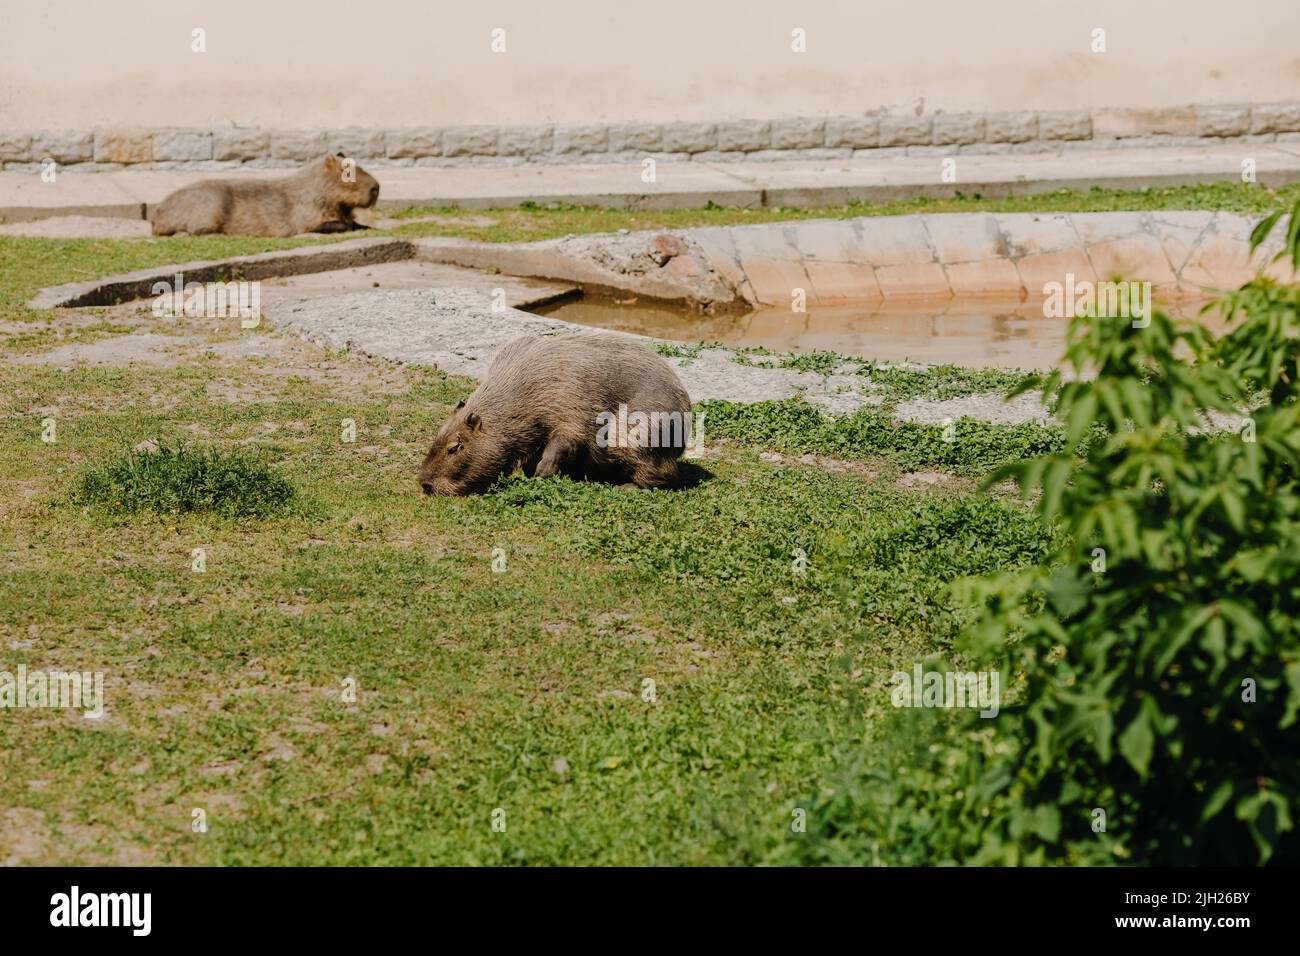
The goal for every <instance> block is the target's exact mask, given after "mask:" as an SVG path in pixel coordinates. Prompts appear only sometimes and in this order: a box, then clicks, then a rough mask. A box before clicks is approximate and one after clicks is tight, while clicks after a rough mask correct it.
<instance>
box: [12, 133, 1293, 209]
mask: <svg viewBox="0 0 1300 956" xmlns="http://www.w3.org/2000/svg"><path fill="white" fill-rule="evenodd" d="M1297 135H1300V134H1297ZM1114 142H1115V143H1117V144H1119V145H1117V146H1116V147H1115V148H1112V149H1104V150H1102V149H1098V150H1080V151H1073V152H1058V153H1041V154H1030V153H1025V154H1019V153H1004V154H990V155H974V154H972V155H963V156H956V157H955V158H954V157H948V156H944V155H942V148H940V147H918V149H926V150H929V152H925V153H921V154H913V155H907V154H906V150H904V151H903V152H902V153H890V152H889V151H888V150H884V149H882V150H875V151H873V155H872V156H870V157H839V158H826V157H821V158H804V159H799V160H774V161H772V162H763V163H756V162H750V161H736V160H732V159H728V158H726V157H723V156H719V157H715V158H711V159H703V160H691V161H685V162H684V161H673V160H671V158H669V159H664V160H660V161H658V162H657V163H656V166H655V168H654V179H653V181H651V182H647V181H645V179H644V178H643V172H644V169H643V166H642V165H641V163H639V162H637V163H610V162H601V163H594V162H593V163H577V164H559V165H544V164H541V165H539V164H528V165H519V166H496V167H493V166H480V167H462V168H436V167H423V166H410V167H394V166H387V167H375V168H372V169H371V172H373V173H375V174H376V177H377V178H378V180H379V182H380V186H381V189H382V192H381V194H380V200H379V207H380V208H381V209H404V208H409V207H413V206H430V207H435V208H438V207H460V208H462V209H489V208H508V207H515V206H519V205H521V204H523V203H539V204H546V203H553V202H568V203H580V204H584V205H596V206H608V207H613V208H627V209H685V208H700V207H703V206H707V205H708V204H709V203H715V204H717V205H723V206H737V207H741V208H759V207H786V206H791V207H806V206H824V205H839V204H843V203H847V202H851V201H881V200H891V199H909V198H915V197H918V196H930V197H945V196H952V195H954V193H956V192H961V193H963V194H965V195H973V194H976V193H978V194H980V195H982V196H987V197H1000V196H1013V195H1029V194H1033V193H1042V192H1052V191H1055V190H1058V189H1067V188H1068V189H1084V190H1086V189H1089V188H1091V187H1093V186H1097V187H1103V188H1112V187H1113V188H1123V189H1139V188H1144V187H1148V186H1175V185H1191V184H1198V183H1207V182H1240V181H1241V177H1242V172H1243V163H1244V162H1247V161H1249V162H1250V163H1251V164H1253V174H1254V176H1255V177H1256V180H1257V182H1258V183H1260V184H1261V185H1268V186H1278V185H1283V184H1285V183H1290V182H1300V142H1280V141H1276V140H1274V141H1269V142H1246V141H1243V142H1238V143H1224V142H1219V143H1216V144H1214V145H1204V144H1201V145H1195V144H1192V145H1189V144H1187V143H1183V144H1182V145H1163V146H1149V145H1148V146H1132V145H1129V144H1130V141H1128V140H1116V141H1114ZM934 150H940V151H939V152H934ZM364 162H365V161H364V160H363V164H364ZM948 164H951V165H948ZM283 174H284V173H283V172H282V171H281V172H277V171H267V170H265V169H263V170H257V169H247V168H242V169H232V170H226V171H223V172H220V173H219V174H215V175H221V176H228V177H234V178H243V177H256V176H263V177H264V176H275V175H283ZM213 175H214V172H213V171H212V170H203V169H200V170H195V169H172V170H166V169H127V170H124V171H116V172H95V173H84V172H69V171H66V170H65V171H61V172H58V173H57V175H56V177H55V181H54V182H45V181H43V179H42V177H41V175H40V173H39V167H32V168H30V169H29V168H26V167H23V168H21V169H7V170H6V171H5V172H0V220H6V221H21V220H28V219H41V218H46V217H49V216H71V215H89V216H117V217H123V218H130V219H142V218H145V216H146V214H147V212H148V207H149V206H150V205H153V204H157V203H159V202H161V201H162V200H163V198H164V197H165V196H167V194H168V193H170V192H172V191H173V190H176V189H178V188H180V187H181V186H185V185H189V184H190V183H193V182H197V181H198V180H201V179H209V178H212V176H213Z"/></svg>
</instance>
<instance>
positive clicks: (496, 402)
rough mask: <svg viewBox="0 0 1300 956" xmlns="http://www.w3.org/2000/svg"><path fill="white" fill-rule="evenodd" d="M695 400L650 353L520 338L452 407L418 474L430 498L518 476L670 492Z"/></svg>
mask: <svg viewBox="0 0 1300 956" xmlns="http://www.w3.org/2000/svg"><path fill="white" fill-rule="evenodd" d="M690 430H691V400H690V397H689V396H688V395H687V394H686V389H684V388H683V387H682V383H681V381H680V380H678V378H677V373H675V372H674V371H673V370H672V368H671V367H670V366H669V365H668V363H667V362H665V361H664V360H663V359H662V358H660V357H659V356H658V355H656V354H655V353H654V352H653V351H651V350H650V349H649V348H647V347H646V346H645V345H644V344H642V343H640V342H636V341H635V340H632V339H626V338H623V337H621V336H617V335H609V334H606V333H600V332H566V333H561V334H559V335H547V336H537V335H524V336H520V337H519V338H516V339H512V340H511V341H510V342H508V343H506V345H505V346H504V347H503V348H502V349H501V351H500V352H498V353H497V356H496V358H495V359H493V360H492V365H491V366H490V367H489V368H488V373H487V378H486V379H484V380H483V383H482V384H481V385H479V387H478V388H477V389H476V390H475V391H474V393H473V394H472V395H470V397H469V398H467V399H466V400H465V401H463V402H461V403H460V404H459V405H457V406H456V410H455V411H454V412H452V414H451V417H450V418H449V419H447V421H446V422H445V423H444V424H443V426H442V428H441V429H440V430H439V431H438V437H437V438H435V439H434V441H433V447H432V448H430V449H429V454H428V455H426V456H425V459H424V464H423V465H421V466H420V473H419V479H420V487H421V488H423V489H424V493H425V494H428V495H472V494H478V493H480V492H483V491H486V490H487V489H488V487H490V486H491V485H492V483H493V482H495V481H496V480H497V478H499V477H500V476H502V475H508V474H510V473H511V472H513V471H514V470H515V468H516V467H518V468H521V469H522V470H523V472H524V474H525V475H527V476H528V477H530V478H531V477H534V476H536V477H539V478H544V477H548V476H550V475H560V474H563V475H568V476H569V477H571V478H575V479H578V480H592V481H605V482H611V483H615V484H621V485H623V486H624V487H636V488H673V487H676V486H677V485H678V484H679V482H680V476H679V474H678V470H677V459H678V458H679V457H680V456H681V454H682V452H683V451H684V450H685V448H686V446H687V444H689V442H690Z"/></svg>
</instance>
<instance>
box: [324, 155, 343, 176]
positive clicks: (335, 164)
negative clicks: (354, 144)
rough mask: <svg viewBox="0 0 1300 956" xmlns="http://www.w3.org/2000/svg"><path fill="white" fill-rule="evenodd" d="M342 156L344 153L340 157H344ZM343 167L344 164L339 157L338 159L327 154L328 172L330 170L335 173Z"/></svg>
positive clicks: (326, 166)
mask: <svg viewBox="0 0 1300 956" xmlns="http://www.w3.org/2000/svg"><path fill="white" fill-rule="evenodd" d="M342 155H343V154H342V153H339V156H342ZM341 166H342V164H341V163H340V162H339V157H338V156H331V155H330V154H329V153H326V154H325V168H326V169H328V170H330V171H331V172H332V171H334V170H336V169H339V168H341Z"/></svg>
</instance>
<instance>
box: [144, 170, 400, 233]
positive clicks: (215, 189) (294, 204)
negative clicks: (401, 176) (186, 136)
mask: <svg viewBox="0 0 1300 956" xmlns="http://www.w3.org/2000/svg"><path fill="white" fill-rule="evenodd" d="M348 169H350V170H351V172H352V173H355V176H353V175H348V176H346V177H345V175H344V173H345V171H346V170H348ZM346 179H350V180H352V181H351V182H347V181H345V180H346ZM378 199H379V183H378V181H377V180H376V179H375V177H374V176H371V175H370V174H369V173H368V172H366V171H365V170H364V169H362V168H361V167H360V166H355V165H352V164H348V165H345V164H344V162H343V160H341V159H339V157H337V156H326V157H325V158H324V159H323V160H318V161H317V162H314V163H311V164H309V165H307V166H304V167H303V168H302V169H300V170H298V172H296V173H294V174H293V175H292V176H289V177H287V178H284V179H247V180H237V179H205V180H204V181H203V182H199V183H195V184H194V185H192V186H184V187H182V188H181V189H178V190H176V191H175V192H174V193H172V194H171V195H170V196H168V197H167V198H166V199H164V200H163V201H162V202H161V203H159V204H158V208H157V209H156V210H154V213H153V215H152V216H151V217H150V218H151V220H152V222H153V234H154V235H155V236H173V235H176V234H177V233H187V234H189V235H191V236H202V235H206V234H208V233H218V232H219V233H225V234H226V235H228V236H296V235H297V234H298V233H300V232H346V231H348V230H350V229H361V228H364V227H363V226H361V225H359V224H358V223H357V221H356V220H355V219H353V218H352V210H353V209H357V208H361V209H367V208H369V207H370V206H373V205H374V204H375V203H376V202H377V201H378Z"/></svg>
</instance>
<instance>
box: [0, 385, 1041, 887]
mask: <svg viewBox="0 0 1300 956" xmlns="http://www.w3.org/2000/svg"><path fill="white" fill-rule="evenodd" d="M232 376H234V377H237V378H239V379H240V380H241V381H243V380H247V381H248V382H256V383H257V384H258V386H259V387H260V388H261V389H262V390H263V392H264V394H265V396H266V398H267V400H264V401H261V402H258V403H256V404H245V405H228V404H224V403H214V402H213V401H211V400H210V399H209V398H208V397H207V394H208V393H207V386H208V385H209V384H210V383H212V382H213V381H215V380H217V379H222V380H228V379H230V378H231V377H232ZM467 389H468V384H467V383H465V382H463V381H461V380H456V379H447V378H445V377H443V376H441V375H439V374H437V373H435V372H419V371H413V372H411V379H410V381H409V383H408V387H407V388H406V389H405V390H404V391H402V392H401V393H399V394H396V395H371V396H365V397H361V398H353V399H348V398H346V397H342V396H340V395H339V394H338V393H337V392H336V391H335V390H334V389H332V388H331V387H330V386H329V385H328V384H322V383H313V382H308V381H306V380H302V379H289V380H285V379H283V378H278V377H274V376H272V375H270V374H269V373H268V371H267V369H266V368H265V367H259V366H258V364H257V363H252V364H250V365H249V366H248V367H247V368H244V369H242V370H232V369H231V368H229V367H218V366H215V365H212V364H210V363H198V364H196V365H192V366H187V367H182V368H176V369H148V368H135V369H130V370H94V369H83V370H72V371H60V370H57V369H52V368H42V367H26V368H17V367H3V368H0V396H4V397H3V401H2V404H0V474H3V475H4V476H5V478H4V481H3V483H0V508H2V509H3V510H4V511H5V513H6V516H7V517H6V523H5V531H4V534H3V536H0V566H2V567H3V568H4V571H5V573H4V575H3V577H2V578H0V628H3V630H4V632H5V633H6V634H10V635H18V636H22V637H23V638H24V641H23V643H22V644H21V645H19V646H17V649H16V650H12V651H11V652H9V653H8V654H7V655H6V657H5V666H6V667H7V668H10V669H12V668H13V667H15V666H16V665H18V664H20V663H21V664H25V665H27V667H28V668H29V670H31V669H36V668H40V667H45V668H54V667H59V666H62V667H66V668H71V667H74V666H75V667H77V668H78V669H83V670H102V671H104V672H105V674H106V675H107V676H106V682H107V691H106V694H107V699H108V716H107V717H105V718H104V722H103V723H102V725H99V726H95V727H93V728H92V727H89V726H87V723H86V722H84V721H82V719H81V718H80V717H78V716H76V715H63V714H50V713H47V712H41V711H15V712H11V713H8V714H6V715H5V719H4V720H3V721H0V773H3V775H4V779H5V780H6V781H9V784H8V792H9V797H8V800H9V801H10V802H11V803H12V805H14V806H17V807H22V808H24V810H28V811H31V812H33V813H35V814H36V815H37V817H38V819H40V820H41V821H43V822H42V826H44V827H45V828H46V829H47V830H48V831H49V832H51V833H57V832H77V833H79V834H81V835H82V838H80V839H78V840H75V841H58V840H52V841H51V842H50V843H49V844H48V845H47V846H46V847H45V849H44V850H43V853H44V856H43V857H42V859H45V860H47V861H64V862H92V861H100V862H104V861H109V862H111V861H115V860H119V859H122V858H124V854H125V857H126V858H132V859H136V858H138V859H147V860H152V861H156V862H170V863H182V862H183V863H304V864H310V863H326V862H330V863H381V862H382V863H494V862H533V863H543V862H551V863H587V862H601V863H627V864H636V863H668V862H677V863H705V862H712V863H718V862H735V863H743V862H752V861H753V860H756V859H758V858H759V855H761V853H762V852H765V851H764V850H763V848H762V847H758V846H756V845H755V844H754V843H753V840H754V837H753V835H752V833H751V831H752V830H753V829H754V828H755V827H757V828H758V830H759V831H760V832H765V828H766V827H767V826H768V825H767V824H765V823H764V821H770V839H771V840H773V841H777V840H780V839H782V838H783V835H784V833H785V830H786V828H785V825H784V822H783V821H786V820H788V818H789V814H790V808H791V807H792V806H794V804H795V801H796V800H797V799H799V795H801V794H803V793H805V792H808V791H810V790H811V789H814V788H815V787H816V786H817V785H818V784H819V782H822V781H823V780H824V779H825V776H826V774H828V773H830V772H831V771H832V770H833V767H832V765H831V764H830V763H828V756H827V755H828V753H829V752H830V748H832V747H833V746H835V745H837V743H838V742H837V739H836V737H835V736H834V734H832V735H831V736H830V737H829V738H828V737H827V731H828V730H833V725H828V723H827V721H828V720H829V719H831V718H832V717H833V715H835V714H836V713H837V712H838V709H839V708H841V707H843V706H845V704H846V702H848V701H850V700H856V699H858V695H859V688H860V686H861V685H862V684H864V683H865V682H870V681H873V680H876V679H878V678H879V675H881V674H883V673H887V672H891V671H892V670H894V669H896V667H897V666H898V665H899V664H900V662H907V661H910V660H913V659H915V657H916V656H917V655H918V654H924V653H927V652H929V651H931V650H933V649H934V648H936V647H940V646H943V645H944V644H946V642H947V641H949V640H950V639H951V637H952V635H953V633H954V628H955V627H956V624H957V621H958V620H959V615H960V611H959V610H957V609H955V608H953V607H952V606H951V605H950V601H949V599H948V596H947V582H948V581H950V580H952V579H953V578H954V577H956V576H960V575H962V574H970V573H977V572H981V571H984V570H988V569H990V568H999V567H1010V566H1017V565H1019V564H1021V563H1023V562H1024V561H1026V560H1029V559H1031V558H1032V557H1033V556H1034V555H1035V554H1037V553H1039V551H1041V549H1042V548H1043V547H1045V546H1046V543H1047V541H1048V540H1049V539H1050V535H1049V534H1048V533H1047V532H1046V531H1045V530H1044V529H1041V528H1039V527H1038V526H1037V525H1036V523H1035V522H1034V520H1033V519H1032V517H1031V516H1030V515H1029V514H1028V513H1027V512H1026V511H1024V510H1022V509H1021V508H1020V507H1019V506H1018V505H1016V504H1014V503H1011V502H1009V501H1002V500H999V499H996V498H987V497H983V496H972V495H971V494H970V493H969V491H968V490H964V489H957V490H954V491H951V492H942V491H941V492H932V493H929V494H921V493H916V492H912V491H907V490H904V489H900V488H899V487H897V486H896V484H895V482H894V479H895V478H896V477H897V476H898V474H899V473H900V467H899V465H898V464H897V463H895V462H892V461H890V460H889V459H888V458H885V459H880V460H875V461H873V462H872V467H873V468H874V469H875V470H876V471H877V472H878V474H877V475H876V476H875V477H871V478H868V477H862V476H855V475H851V474H844V475H834V474H827V473H825V472H822V471H820V470H817V469H805V468H793V469H779V468H778V469H774V468H772V467H771V466H769V465H767V464H765V463H763V462H760V461H759V460H758V459H757V456H756V454H755V452H754V451H753V450H751V449H750V448H748V447H747V446H745V445H742V444H727V443H723V444H722V445H720V446H718V448H717V450H718V453H719V457H716V458H709V459H706V460H704V461H703V462H702V463H699V464H694V465H691V466H690V471H691V474H692V477H693V479H694V481H695V483H694V485H693V487H691V488H689V489H688V490H685V491H682V492H679V493H661V492H645V493H635V492H625V491H621V490H619V489H615V488H609V487H604V486H595V485H584V484H575V483H573V482H570V481H567V480H563V479H556V480H546V481H525V480H522V479H516V480H513V481H510V482H508V483H506V484H505V485H503V486H501V487H499V488H498V489H496V490H495V491H494V492H493V493H491V494H488V495H485V496H482V497H479V498H472V499H464V500H459V499H456V500H449V499H427V498H424V497H423V496H421V495H420V494H419V493H418V489H417V488H416V485H415V481H414V469H415V465H416V463H417V462H418V459H419V456H420V453H421V452H422V451H423V446H424V443H425V442H426V441H427V440H428V436H429V435H430V434H432V432H433V430H434V428H435V427H436V425H437V423H438V422H439V421H440V420H441V418H442V417H444V416H445V415H446V414H447V413H448V412H449V411H450V409H451V407H452V405H453V403H454V402H455V401H456V400H457V399H458V398H459V397H461V396H463V395H464V394H465V392H466V391H467ZM55 405H57V406H59V407H60V413H59V420H60V427H59V432H58V435H59V439H58V442H57V443H55V444H52V445H46V444H43V443H42V442H41V441H40V438H39V434H40V415H39V412H38V410H39V409H46V408H49V407H52V406H55ZM343 418H353V419H355V420H356V421H357V423H358V431H359V435H358V440H357V442H356V443H355V444H343V443H341V442H340V441H339V433H338V423H339V421H340V420H341V419H343ZM266 422H278V423H292V425H293V427H292V428H290V427H283V428H280V429H279V430H277V431H274V432H271V433H269V434H268V433H267V432H266V430H265V428H264V424H265V423H266ZM190 424H198V425H201V426H203V427H205V428H206V429H207V430H209V431H211V432H212V433H213V435H214V436H219V437H214V438H213V439H212V443H213V446H214V447H216V448H218V449H220V450H221V451H222V458H221V459H220V461H222V462H224V461H225V460H226V459H225V457H224V456H225V455H226V454H228V453H229V454H235V455H236V459H235V460H242V459H240V458H238V454H239V453H238V450H239V449H241V448H244V447H247V446H248V445H249V443H253V445H254V447H256V448H257V449H258V451H259V458H260V459H262V460H264V461H265V462H267V463H270V464H271V465H272V467H273V469H274V471H275V473H276V474H279V475H282V476H283V477H284V479H285V480H287V481H288V482H290V483H291V484H292V485H293V486H294V487H295V488H298V489H302V491H303V492H304V493H305V494H307V495H310V496H311V498H312V499H313V507H312V508H310V509H295V508H289V509H278V510H267V511H265V512H264V515H265V516H264V517H262V518H248V517H244V518H238V517H235V516H233V514H234V513H233V512H232V516H229V517H227V516H224V515H223V514H222V513H221V509H217V510H215V511H213V510H199V509H194V510H184V509H183V508H181V509H177V508H170V507H167V508H164V510H162V511H159V512H155V511H153V510H150V509H149V508H144V509H140V510H124V509H118V508H114V507H111V506H105V505H102V504H95V505H89V506H88V505H84V504H82V503H81V502H80V501H79V500H77V499H76V497H75V494H76V490H77V488H78V484H79V481H80V480H81V476H82V475H84V474H86V473H87V470H89V471H90V473H91V474H113V475H117V476H118V480H117V481H115V482H114V483H113V484H112V487H113V488H115V489H118V488H130V489H134V490H133V491H132V492H131V493H132V494H133V495H135V496H136V497H137V498H139V499H140V500H142V501H143V502H146V503H153V502H156V501H164V502H169V501H170V498H169V495H171V494H172V491H173V490H174V489H175V488H176V487H178V486H180V487H185V483H184V482H183V481H181V482H177V481H176V480H174V477H172V476H173V473H174V472H175V471H176V469H175V467H174V466H175V464H176V460H177V459H178V458H179V457H180V456H176V457H175V458H173V459H170V460H169V459H168V458H165V457H159V456H156V455H146V456H142V457H136V458H131V457H129V456H128V457H127V458H125V459H123V458H121V456H123V455H124V454H125V453H126V451H127V449H129V448H130V447H131V446H132V445H133V444H134V443H136V442H138V441H140V440H142V439H145V438H150V437H157V438H159V439H160V440H161V441H162V442H163V443H164V444H165V445H168V446H173V445H176V444H178V443H179V442H180V441H181V439H182V436H183V435H184V434H185V431H186V430H185V427H184V426H188V425H190ZM385 430H389V435H390V437H389V438H387V439H383V440H380V439H377V438H375V437H374V436H377V435H380V434H383V433H384V432H385ZM376 444H379V445H380V446H381V447H382V449H383V450H382V451H376V450H374V449H373V448H372V447H371V446H373V445H376ZM368 448H369V449H370V450H366V449H368ZM101 462H117V464H115V465H112V466H109V467H108V468H106V469H105V468H103V466H100V465H99V464H98V463H101ZM155 462H157V464H154V463H155ZM128 463H129V464H128ZM187 467H188V466H187ZM205 467H208V466H205ZM140 468H144V469H146V470H148V471H149V472H150V475H151V477H145V478H140V477H139V476H138V470H139V469H140ZM133 470H134V471H133ZM256 474H258V475H260V476H261V477H260V478H258V479H256V480H257V481H265V480H267V479H266V478H265V474H264V473H262V472H260V471H259V472H257V473H256ZM248 481H249V479H241V481H240V482H237V483H236V485H237V486H238V487H245V486H246V484H247V483H248ZM158 489H162V490H161V491H159V490H158ZM239 495H240V497H239V500H243V498H242V492H240V493H239ZM110 497H111V496H110ZM238 510H242V509H238ZM198 547H202V548H204V549H205V550H206V553H207V560H206V570H205V571H204V572H202V573H196V572H194V571H192V570H191V566H190V562H189V555H190V553H191V551H192V550H193V549H194V548H198ZM498 548H500V549H502V552H501V553H502V554H504V558H505V570H504V571H503V572H500V573H496V572H494V571H493V559H494V552H495V549H498ZM798 553H802V554H804V555H806V567H805V568H804V570H802V571H798V570H796V556H797V554H798ZM32 635H35V638H33V639H31V640H30V641H28V638H30V637H31V636H32ZM855 637H868V638H869V639H867V640H853V638H855ZM348 679H353V680H355V681H356V686H357V688H358V698H357V701H356V703H350V702H347V701H345V700H344V699H343V689H344V686H345V681H347V680H348ZM647 680H649V681H653V682H654V688H655V693H654V701H653V702H650V701H648V700H645V699H643V695H644V694H646V688H647V687H648V686H649V685H647V684H646V683H645V682H646V681H647ZM558 761H563V763H558ZM556 768H559V770H557V769H556ZM88 781H93V785H88ZM195 808H200V809H203V810H205V811H206V812H207V815H208V816H207V820H208V826H209V832H208V833H206V834H202V835H198V834H194V833H192V832H191V831H190V829H189V827H190V822H191V819H192V816H191V815H192V811H193V809H195ZM496 808H503V809H504V810H505V811H506V819H507V829H506V832H505V833H499V832H494V831H493V830H492V828H491V825H490V824H491V814H492V811H493V810H495V809H496ZM742 831H743V832H744V833H745V834H746V842H745V844H744V846H745V847H746V849H743V850H742V849H741V848H740V844H738V843H737V842H736V836H737V834H739V833H741V832H742Z"/></svg>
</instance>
